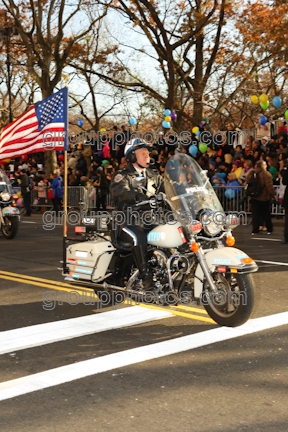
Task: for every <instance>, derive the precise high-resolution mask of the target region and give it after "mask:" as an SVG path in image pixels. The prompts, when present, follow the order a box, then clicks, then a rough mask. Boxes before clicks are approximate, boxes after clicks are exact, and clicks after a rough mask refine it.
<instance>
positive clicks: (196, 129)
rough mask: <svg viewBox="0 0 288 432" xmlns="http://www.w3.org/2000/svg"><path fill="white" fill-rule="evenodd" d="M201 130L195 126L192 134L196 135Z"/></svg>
mask: <svg viewBox="0 0 288 432" xmlns="http://www.w3.org/2000/svg"><path fill="white" fill-rule="evenodd" d="M198 130H199V127H198V126H195V127H194V128H193V129H192V132H193V133H194V134H196V132H197V131H198Z"/></svg>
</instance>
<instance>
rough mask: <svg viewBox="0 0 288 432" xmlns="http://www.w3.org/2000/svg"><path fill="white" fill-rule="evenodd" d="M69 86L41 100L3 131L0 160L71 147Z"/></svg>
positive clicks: (0, 142) (0, 143)
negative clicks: (69, 133)
mask: <svg viewBox="0 0 288 432" xmlns="http://www.w3.org/2000/svg"><path fill="white" fill-rule="evenodd" d="M67 133H68V88H66V87H65V88H64V89H62V90H60V91H58V92H57V93H55V94H53V95H52V96H49V97H48V98H46V99H44V100H43V101H42V102H38V103H36V104H35V105H33V106H32V108H30V109H29V110H28V111H27V112H26V113H24V114H22V115H21V116H20V117H19V118H18V119H17V120H15V121H14V122H12V123H10V124H9V125H7V126H6V127H5V128H4V129H3V131H2V134H1V141H0V160H5V159H12V158H15V157H19V156H23V155H25V154H27V153H35V152H39V151H45V150H68V144H67V143H68V140H67Z"/></svg>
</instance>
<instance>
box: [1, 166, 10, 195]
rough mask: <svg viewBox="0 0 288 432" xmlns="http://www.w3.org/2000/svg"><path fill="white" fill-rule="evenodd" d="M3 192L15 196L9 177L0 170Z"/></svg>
mask: <svg viewBox="0 0 288 432" xmlns="http://www.w3.org/2000/svg"><path fill="white" fill-rule="evenodd" d="M1 192H8V193H9V194H11V195H12V194H13V189H12V186H11V184H10V181H9V179H8V177H7V175H6V174H5V172H4V171H3V170H1V169H0V193H1Z"/></svg>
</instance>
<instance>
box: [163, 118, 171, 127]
mask: <svg viewBox="0 0 288 432" xmlns="http://www.w3.org/2000/svg"><path fill="white" fill-rule="evenodd" d="M162 126H163V127H164V128H166V129H170V127H171V125H170V123H168V122H166V120H163V121H162Z"/></svg>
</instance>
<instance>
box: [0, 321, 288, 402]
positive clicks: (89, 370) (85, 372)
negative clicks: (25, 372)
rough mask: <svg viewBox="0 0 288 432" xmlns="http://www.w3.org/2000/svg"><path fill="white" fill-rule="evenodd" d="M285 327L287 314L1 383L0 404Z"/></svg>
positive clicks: (221, 328)
mask: <svg viewBox="0 0 288 432" xmlns="http://www.w3.org/2000/svg"><path fill="white" fill-rule="evenodd" d="M285 324H288V312H283V313H280V314H276V315H270V316H266V317H262V318H256V319H253V320H250V321H248V322H246V323H245V324H243V325H242V326H241V327H235V328H231V327H220V328H219V327H218V328H216V329H212V330H207V331H204V332H200V333H196V334H193V335H188V336H182V337H180V338H176V339H170V340H167V341H164V342H158V343H155V344H150V345H146V346H143V347H138V348H133V349H129V350H126V351H120V352H117V353H114V354H109V355H105V356H103V357H98V358H95V359H90V360H85V361H81V362H79V363H73V364H70V365H66V366H62V367H58V368H54V369H50V370H47V371H44V372H40V373H37V374H34V375H29V376H25V377H23V378H19V379H15V380H11V381H6V382H4V383H1V384H0V401H2V400H6V399H11V398H13V397H17V396H20V395H24V394H27V393H31V392H34V391H37V390H42V389H45V388H49V387H53V386H57V385H60V384H64V383H68V382H71V381H74V380H77V379H81V378H86V377H88V376H93V375H96V374H98V373H103V372H107V371H110V370H113V369H118V368H122V367H125V366H129V365H132V364H135V363H141V362H144V361H148V360H152V359H156V358H160V357H164V356H168V355H172V354H177V353H179V352H183V351H188V350H192V349H195V348H199V347H203V346H206V345H210V344H214V343H216V342H221V341H224V340H228V339H233V338H237V337H240V336H245V335H248V334H252V333H255V332H260V331H263V330H267V329H270V328H274V327H278V326H282V325H285Z"/></svg>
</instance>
